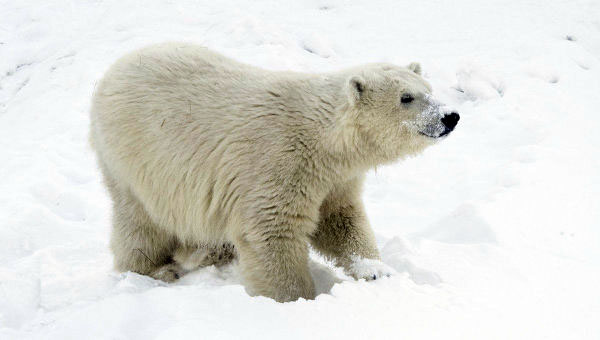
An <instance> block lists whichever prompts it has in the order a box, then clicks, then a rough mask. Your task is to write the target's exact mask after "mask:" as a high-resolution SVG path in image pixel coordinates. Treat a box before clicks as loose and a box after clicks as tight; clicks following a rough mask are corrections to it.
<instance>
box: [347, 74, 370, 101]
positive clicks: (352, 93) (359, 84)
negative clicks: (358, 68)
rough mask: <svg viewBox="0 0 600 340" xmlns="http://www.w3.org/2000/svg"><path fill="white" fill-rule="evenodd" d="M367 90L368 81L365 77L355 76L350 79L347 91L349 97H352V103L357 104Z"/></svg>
mask: <svg viewBox="0 0 600 340" xmlns="http://www.w3.org/2000/svg"><path fill="white" fill-rule="evenodd" d="M365 91H366V83H365V80H364V79H363V77H361V76H353V77H352V78H350V80H348V88H347V92H348V97H349V99H350V103H352V105H355V104H356V103H358V102H360V100H361V99H362V98H363V96H364V95H365Z"/></svg>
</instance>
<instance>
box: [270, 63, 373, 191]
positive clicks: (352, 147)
mask: <svg viewBox="0 0 600 340" xmlns="http://www.w3.org/2000/svg"><path fill="white" fill-rule="evenodd" d="M348 78H349V75H348V74H345V73H343V72H340V73H330V74H324V75H307V76H306V78H305V79H303V81H302V82H301V83H300V84H301V86H300V87H298V81H297V78H295V79H294V81H293V84H292V85H291V86H290V87H287V86H285V85H282V87H280V89H286V91H284V92H285V93H286V95H285V98H282V99H283V102H284V103H285V105H286V106H290V108H291V109H292V110H297V112H302V113H303V115H302V116H300V117H298V121H296V124H297V125H296V126H295V127H294V130H295V131H296V132H302V133H299V134H296V135H295V137H296V138H302V139H303V143H304V145H307V147H309V148H310V149H311V153H313V155H314V156H315V159H314V161H317V162H320V163H322V164H321V166H322V168H323V169H330V171H331V172H332V173H331V176H332V178H335V180H336V181H337V180H340V179H341V180H344V179H349V178H353V177H356V176H358V175H362V174H364V172H366V171H367V170H369V169H370V168H373V167H375V166H377V165H378V164H381V163H384V161H383V160H379V159H377V158H376V154H375V153H373V152H371V151H370V150H372V149H373V148H372V145H369V142H368V140H367V139H366V138H365V136H363V135H362V134H361V133H360V130H359V129H358V127H357V126H356V124H355V122H354V120H353V119H351V117H352V116H353V114H352V112H349V110H351V108H350V106H349V103H348V99H347V95H346V92H345V85H346V82H347V81H348ZM317 155H318V156H317Z"/></svg>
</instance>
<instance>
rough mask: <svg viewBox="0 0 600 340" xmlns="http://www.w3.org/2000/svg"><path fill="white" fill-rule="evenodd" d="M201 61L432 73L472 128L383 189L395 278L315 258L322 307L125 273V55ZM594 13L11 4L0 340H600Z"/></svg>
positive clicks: (599, 18)
mask: <svg viewBox="0 0 600 340" xmlns="http://www.w3.org/2000/svg"><path fill="white" fill-rule="evenodd" d="M167 40H179V41H191V42H196V43H200V44H203V45H205V46H208V47H210V48H212V49H214V50H217V51H220V52H222V53H224V54H226V55H228V56H231V57H234V58H235V59H237V60H240V61H244V62H247V63H251V64H254V65H258V66H262V67H265V68H268V69H277V70H284V69H291V70H297V71H313V72H316V71H326V70H336V69H339V68H342V67H346V66H350V65H356V64H360V63H364V62H371V61H388V62H393V63H397V64H400V65H404V64H408V63H409V62H411V61H420V62H421V63H422V65H423V68H424V72H425V77H426V78H427V79H428V80H429V81H430V82H431V83H432V85H433V87H434V91H435V93H436V94H437V96H438V97H440V98H441V99H442V100H443V101H445V102H447V103H448V104H451V105H453V106H454V107H456V108H458V110H459V112H460V113H461V121H460V123H459V125H458V127H457V129H456V131H455V132H454V133H453V134H452V135H451V136H450V137H449V138H447V139H446V140H444V141H443V142H442V143H440V144H438V145H436V146H434V147H432V148H430V149H428V150H427V151H426V152H425V153H424V154H422V155H420V156H419V157H416V158H412V159H409V160H407V161H405V162H402V163H399V164H396V165H393V166H388V167H382V168H379V169H377V171H376V172H372V173H370V174H369V179H368V182H367V186H366V192H365V199H366V205H367V209H368V213H369V216H370V219H371V223H372V225H373V227H374V229H375V232H376V234H377V238H378V242H379V244H380V247H381V250H382V255H383V261H384V262H385V263H386V264H388V265H389V266H391V267H392V268H394V269H395V270H396V271H397V273H396V275H394V276H392V277H390V278H384V279H381V280H377V281H374V282H364V281H354V280H352V279H349V278H348V277H346V276H344V275H343V274H342V272H341V270H340V269H339V268H334V267H332V266H331V265H330V264H328V263H326V262H325V261H323V259H321V258H319V257H318V256H316V255H314V256H313V263H312V264H311V266H312V271H313V276H314V278H315V281H316V283H317V287H318V289H319V291H320V292H321V293H322V294H320V295H319V296H318V297H317V299H316V300H314V301H304V300H300V301H296V302H292V303H285V304H280V303H276V302H274V301H273V300H270V299H267V298H263V297H250V296H248V295H247V294H246V292H245V291H244V288H243V286H242V285H241V284H240V281H239V278H238V276H237V275H236V267H235V265H231V266H227V267H224V268H220V269H217V268H214V267H211V268H205V269H202V270H198V271H196V272H194V273H191V274H189V275H187V276H185V277H184V278H183V279H182V280H180V282H178V283H175V284H170V285H169V284H165V283H162V282H158V281H155V280H152V279H150V278H148V277H145V276H140V275H137V274H132V273H124V274H122V273H116V272H114V271H113V270H112V268H111V262H112V257H111V254H110V252H109V250H108V247H107V244H108V241H107V240H108V235H109V230H110V202H109V199H108V197H107V194H106V192H105V190H104V188H103V186H102V183H101V179H100V175H99V172H98V169H97V167H96V164H95V159H94V156H93V154H92V152H91V151H90V148H89V146H88V143H87V134H88V107H89V102H90V97H91V94H92V91H93V89H94V84H95V83H96V82H97V81H98V79H99V78H100V77H101V76H102V74H103V72H104V71H105V70H106V69H107V68H108V66H109V65H110V64H111V63H112V62H113V61H114V60H115V59H116V58H118V57H119V56H120V55H122V54H123V53H125V52H127V51H130V50H132V49H134V48H137V47H140V46H143V45H146V44H149V43H153V42H161V41H167ZM599 174H600V2H598V1H597V0H588V1H580V0H571V1H543V0H538V1H531V0H530V1H521V0H502V1H499V0H488V1H479V0H455V1H440V0H426V1H425V0H423V1H398V0H370V1H356V2H350V1H340V0H309V1H297V2H292V1H290V2H289V3H288V2H285V1H279V0H261V1H250V0H248V1H196V0H185V1H181V0H177V1H168V0H148V1H128V0H106V1H93V0H87V1H84V0H81V1H66V0H65V1H41V0H38V1H26V0H19V1H16V0H2V1H0V338H1V339H24V338H43V339H82V338H94V339H95V338H100V339H142V338H144V339H146V338H157V339H177V338H184V337H189V338H199V339H243V338H248V339H252V338H257V339H304V338H309V337H310V338H327V339H338V338H339V339H365V338H369V339H399V338H402V339H430V338H432V339H454V338H456V339H598V338H600V291H599V290H600V176H599Z"/></svg>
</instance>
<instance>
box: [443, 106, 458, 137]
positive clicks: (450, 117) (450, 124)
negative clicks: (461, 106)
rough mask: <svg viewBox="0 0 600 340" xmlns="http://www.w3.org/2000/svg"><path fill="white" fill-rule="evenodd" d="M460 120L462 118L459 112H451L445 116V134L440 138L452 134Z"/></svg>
mask: <svg viewBox="0 0 600 340" xmlns="http://www.w3.org/2000/svg"><path fill="white" fill-rule="evenodd" d="M459 120H460V116H459V115H458V113H457V112H450V113H449V114H445V115H444V117H442V124H444V128H445V129H444V132H442V134H441V135H440V137H441V136H443V135H447V134H449V133H450V132H452V130H454V127H456V124H458V121H459Z"/></svg>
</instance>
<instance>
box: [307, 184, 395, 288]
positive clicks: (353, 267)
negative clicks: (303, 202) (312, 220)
mask: <svg viewBox="0 0 600 340" xmlns="http://www.w3.org/2000/svg"><path fill="white" fill-rule="evenodd" d="M362 182H363V178H362V177H360V178H355V179H353V180H350V181H348V182H345V183H342V184H339V185H337V186H336V187H335V188H334V189H333V190H332V191H331V192H330V193H329V195H328V196H327V198H326V199H325V200H324V201H323V203H322V204H321V208H320V217H319V223H318V225H317V229H316V231H315V232H314V233H313V235H312V238H311V243H312V245H313V247H314V248H315V249H316V250H318V251H319V252H320V253H321V254H323V255H324V256H325V257H327V258H329V259H331V260H333V261H334V262H335V264H336V265H338V266H341V267H343V268H344V270H345V271H346V273H347V274H349V275H351V276H352V277H354V278H356V279H361V278H364V279H367V280H374V279H377V278H378V277H381V276H390V275H391V274H392V273H393V271H394V270H393V269H392V268H390V267H389V266H387V265H385V264H384V263H383V262H381V261H380V256H379V250H378V249H377V245H376V243H375V236H374V235H373V231H372V230H371V227H370V226H369V221H368V220H367V216H366V213H365V210H364V207H363V203H362V200H361V197H360V196H361V191H362Z"/></svg>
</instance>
